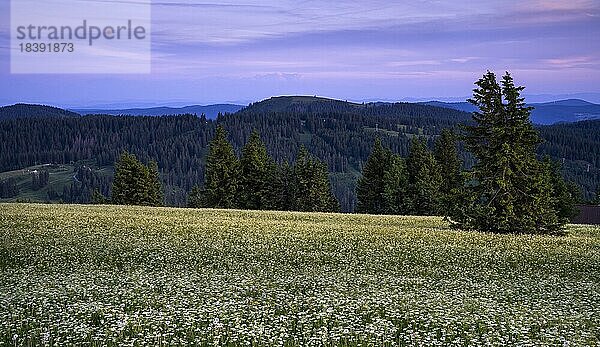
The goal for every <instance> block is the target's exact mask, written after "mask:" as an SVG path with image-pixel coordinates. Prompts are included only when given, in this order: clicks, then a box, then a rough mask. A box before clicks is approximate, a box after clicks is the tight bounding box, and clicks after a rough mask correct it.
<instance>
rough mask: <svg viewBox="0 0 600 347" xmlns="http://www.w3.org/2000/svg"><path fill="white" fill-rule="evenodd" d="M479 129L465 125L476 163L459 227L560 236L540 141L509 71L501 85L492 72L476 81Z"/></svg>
mask: <svg viewBox="0 0 600 347" xmlns="http://www.w3.org/2000/svg"><path fill="white" fill-rule="evenodd" d="M475 84H476V85H477V88H476V89H475V90H474V94H473V98H472V99H470V100H469V101H470V102H471V103H472V104H474V105H475V106H477V108H478V109H479V111H478V112H474V113H473V120H474V122H475V125H472V126H467V127H465V131H466V136H465V142H466V146H467V149H469V150H470V151H471V152H472V153H473V154H474V156H475V158H476V159H477V162H476V164H475V166H474V167H473V172H472V177H471V179H472V182H474V183H473V184H472V185H470V186H469V187H467V188H468V191H469V193H470V194H469V198H468V199H462V202H463V204H464V205H463V207H462V208H461V209H457V210H456V211H454V212H453V213H452V215H451V216H449V217H450V220H451V221H453V222H455V226H457V227H461V228H467V229H477V230H480V231H491V232H499V233H557V232H559V231H560V226H561V223H560V222H559V220H558V216H557V213H556V210H555V198H554V197H553V196H552V182H551V177H550V173H549V171H548V170H547V169H546V168H545V166H544V165H542V164H541V163H540V162H539V161H538V160H537V158H536V148H537V146H538V144H539V143H540V138H539V136H538V134H537V132H536V130H535V129H534V127H533V125H532V123H531V120H530V119H529V115H530V112H531V108H530V107H527V106H526V105H525V102H524V99H523V98H522V97H521V91H522V90H523V87H516V86H515V85H514V82H513V79H512V77H511V76H510V74H509V73H506V75H505V76H504V77H503V79H502V83H501V84H499V83H498V82H497V80H496V76H495V74H494V73H492V72H489V71H488V72H487V73H486V74H485V75H484V76H483V77H482V78H481V79H480V80H479V81H477V82H476V83H475Z"/></svg>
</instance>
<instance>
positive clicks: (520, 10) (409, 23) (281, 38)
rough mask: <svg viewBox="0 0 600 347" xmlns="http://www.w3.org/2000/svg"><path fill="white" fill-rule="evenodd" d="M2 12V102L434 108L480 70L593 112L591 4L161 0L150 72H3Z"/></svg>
mask: <svg viewBox="0 0 600 347" xmlns="http://www.w3.org/2000/svg"><path fill="white" fill-rule="evenodd" d="M40 1H41V0H40ZM117 1H120V0H117ZM123 1H130V0H123ZM9 12H10V11H9V1H8V0H0V104H9V103H14V102H37V103H48V104H53V105H60V106H77V107H85V106H90V107H92V106H98V105H108V104H111V105H115V104H120V105H127V106H133V105H137V106H140V105H146V104H148V105H150V104H159V105H163V104H165V105H166V104H168V105H176V104H191V103H193V104H208V103H217V102H235V103H243V104H246V103H248V102H251V101H256V100H260V99H263V98H266V97H269V96H273V95H287V94H306V95H321V96H329V97H335V98H340V99H347V100H355V101H363V100H412V99H430V98H438V99H443V98H450V97H465V96H468V95H469V94H470V93H471V90H472V87H473V82H474V81H475V80H476V79H477V78H479V77H480V76H481V75H482V74H483V73H484V72H485V70H486V69H491V70H494V71H496V72H498V73H502V72H503V71H505V70H509V71H511V72H512V73H513V76H514V77H515V79H516V81H517V82H518V83H520V84H523V85H525V86H526V87H527V89H526V93H528V94H530V95H533V94H550V95H548V96H545V97H538V99H540V98H541V99H543V98H553V97H556V96H558V95H563V96H564V95H565V94H575V93H587V99H588V100H590V101H595V102H600V87H599V86H600V39H598V38H600V1H598V0H589V1H587V0H569V1H565V0H535V1H527V0H524V1H505V0H502V1H464V0H454V1H416V0H415V1H381V0H370V1H351V0H350V1H348V0H338V1H327V2H326V1H310V0H307V1H302V0H291V1H289V0H248V1H245V0H241V1H237V0H236V1H233V0H232V1H230V2H221V1H219V0H215V1H210V2H198V1H190V0H157V1H153V7H152V15H153V18H152V35H153V36H152V39H153V43H152V49H153V56H152V73H151V74H150V75H11V74H10V64H9V63H10V58H9V52H8V46H9V27H8V25H7V23H8V21H9ZM531 101H539V100H531Z"/></svg>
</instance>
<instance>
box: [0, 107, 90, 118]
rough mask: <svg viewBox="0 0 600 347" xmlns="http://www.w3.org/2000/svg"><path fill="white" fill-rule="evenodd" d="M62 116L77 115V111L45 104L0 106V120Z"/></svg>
mask: <svg viewBox="0 0 600 347" xmlns="http://www.w3.org/2000/svg"><path fill="white" fill-rule="evenodd" d="M64 117H79V114H78V113H75V112H71V111H67V110H63V109H62V108H58V107H52V106H45V105H30V104H15V105H11V106H3V107H0V120H3V119H15V118H64Z"/></svg>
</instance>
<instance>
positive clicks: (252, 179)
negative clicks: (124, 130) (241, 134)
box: [94, 126, 340, 212]
mask: <svg viewBox="0 0 600 347" xmlns="http://www.w3.org/2000/svg"><path fill="white" fill-rule="evenodd" d="M205 170H206V175H205V180H204V183H203V185H195V186H194V188H192V190H191V192H190V194H189V197H188V203H187V205H188V206H189V207H196V208H199V207H203V208H226V209H232V208H237V209H252V210H283V211H312V212H335V211H339V210H340V206H339V203H338V201H337V200H336V198H335V196H334V195H333V193H332V192H331V184H330V182H329V171H328V169H327V165H326V164H325V163H323V162H322V161H320V160H318V159H316V158H315V157H313V156H312V155H310V153H309V152H308V150H307V149H306V148H305V147H301V148H300V150H299V152H298V155H297V158H296V161H295V163H294V164H293V165H290V164H288V162H285V163H283V164H281V165H277V164H276V163H275V161H274V160H273V158H272V157H271V156H270V155H269V154H268V152H267V148H266V146H265V144H264V143H263V142H262V140H261V138H260V135H259V133H258V132H257V131H253V132H252V134H251V135H250V138H249V140H248V142H247V143H246V144H245V146H244V147H243V149H242V154H241V156H240V157H239V158H238V156H237V155H236V153H235V151H234V148H233V146H232V145H231V143H230V142H229V141H228V140H227V132H226V131H225V128H223V127H222V126H219V127H217V129H216V132H215V136H214V138H213V139H212V140H211V142H210V144H209V152H208V156H207V159H206V169H205ZM94 200H95V201H96V202H97V203H108V202H110V203H113V204H120V205H148V206H160V205H162V203H163V202H162V200H163V198H162V187H161V183H160V179H159V177H158V167H157V164H156V162H154V161H150V162H149V164H148V165H144V164H143V163H142V162H140V161H139V160H138V159H137V158H136V157H135V156H134V155H132V154H129V153H127V152H124V153H123V154H122V155H121V157H120V159H119V160H118V162H117V163H116V164H115V178H114V183H113V187H112V195H111V198H110V199H106V198H104V197H103V196H102V195H101V194H100V193H99V192H97V193H96V194H95V198H94Z"/></svg>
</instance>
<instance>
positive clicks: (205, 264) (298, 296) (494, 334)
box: [0, 204, 600, 346]
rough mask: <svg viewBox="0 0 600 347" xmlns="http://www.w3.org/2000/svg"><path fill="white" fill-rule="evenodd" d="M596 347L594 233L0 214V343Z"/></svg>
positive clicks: (53, 210) (282, 216) (599, 246)
mask: <svg viewBox="0 0 600 347" xmlns="http://www.w3.org/2000/svg"><path fill="white" fill-rule="evenodd" d="M64 344H68V345H73V344H75V345H91V346H95V345H124V346H127V345H129V346H144V345H147V346H157V345H200V346H222V345H228V346H238V345H239V346H271V345H273V346H356V345H361V346H362V345H365V346H380V345H390V346H396V345H399V346H403V345H411V346H412V345H415V346H419V345H421V346H464V345H599V344H600V228H598V227H591V226H573V225H571V226H569V227H568V235H567V236H564V237H549V236H526V235H494V234H484V233H476V232H463V231H454V230H450V229H449V228H448V226H447V224H446V223H445V222H444V221H443V220H442V219H441V218H436V217H398V216H368V215H350V214H324V213H289V212H255V211H235V210H229V211H227V210H194V209H173V208H145V207H116V206H75V205H41V204H40V205H38V204H0V346H14V345H17V346H18V345H64Z"/></svg>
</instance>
